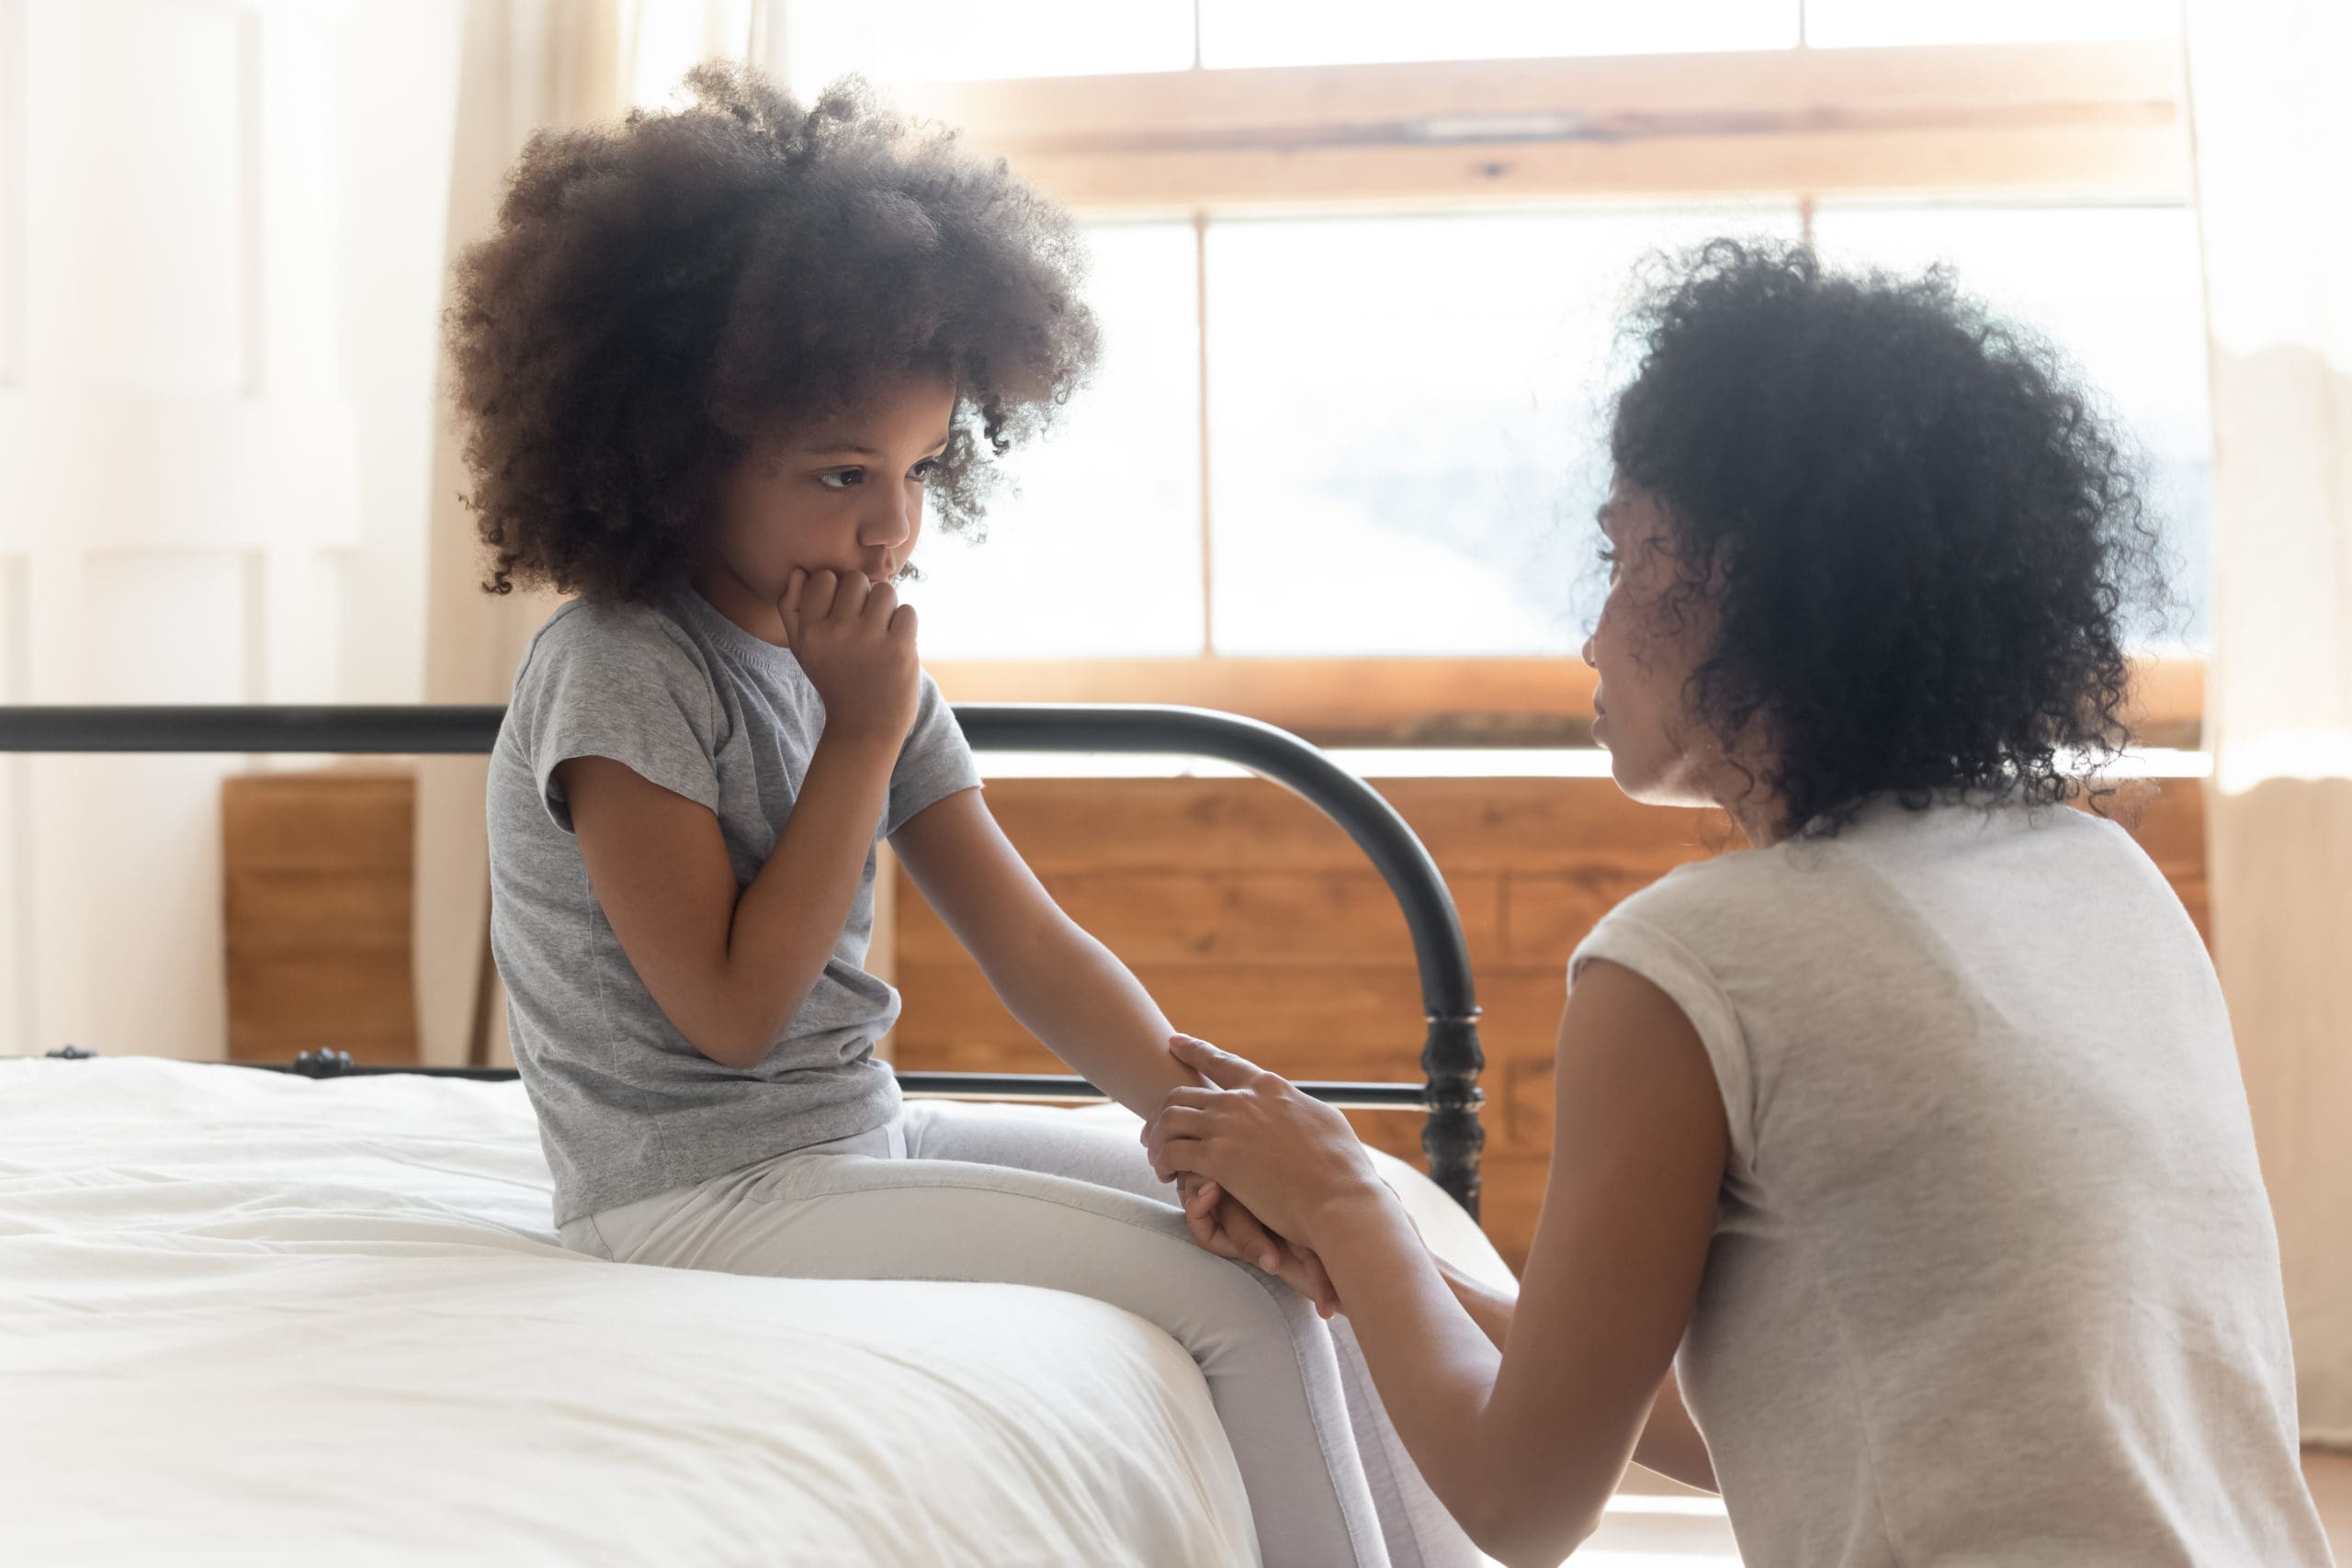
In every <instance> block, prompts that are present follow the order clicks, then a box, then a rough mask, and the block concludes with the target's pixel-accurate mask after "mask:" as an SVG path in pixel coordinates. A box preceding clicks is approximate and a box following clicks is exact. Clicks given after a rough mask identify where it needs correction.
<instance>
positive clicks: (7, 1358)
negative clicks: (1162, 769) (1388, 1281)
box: [0, 708, 1508, 1565]
mask: <svg viewBox="0 0 2352 1568" xmlns="http://www.w3.org/2000/svg"><path fill="white" fill-rule="evenodd" d="M496 712H497V710H495V709H486V710H485V709H435V708H422V709H373V710H369V709H358V710H354V709H337V710H319V709H313V710H282V709H192V708H175V709H130V710H124V709H115V710H93V709H39V708H17V709H6V710H0V750H224V751H243V750H294V751H307V752H319V751H337V750H390V751H423V750H476V749H480V748H481V747H482V746H486V744H487V741H488V738H489V737H490V736H491V735H492V734H494V733H495V729H496ZM959 716H960V717H962V718H963V720H964V722H965V725H966V728H967V732H970V733H971V735H972V738H973V741H974V744H975V746H976V748H978V749H980V750H990V749H998V750H1005V749H1021V750H1087V749H1101V750H1157V751H1189V752H1194V753H1199V752H1204V751H1205V752H1208V753H1209V754H1213V755H1220V756H1225V757H1227V758H1229V759H1230V760H1233V761H1242V762H1244V763H1246V764H1248V765H1251V766H1254V767H1258V768H1259V769H1260V771H1261V772H1264V773H1268V774H1269V775H1270V776H1273V777H1276V778H1278V779H1280V780H1281V781H1282V782H1283V783H1286V784H1290V785H1291V786H1292V787H1294V788H1296V789H1299V790H1300V792H1301V793H1303V794H1306V795H1308V797H1309V798H1310V799H1313V800H1315V801H1316V803H1317V804H1318V805H1321V806H1323V807H1325V808H1326V809H1327V810H1329V811H1330V812H1331V814H1332V815H1333V816H1334V817H1335V818H1338V819H1340V822H1341V824H1342V826H1345V827H1347V828H1348V829H1349V831H1350V832H1351V834H1352V835H1354V836H1355V837H1356V839H1357V841H1358V842H1359V843H1360V844H1364V845H1365V846H1366V850H1367V853H1368V854H1370V855H1371V856H1372V858H1373V860H1374V863H1375V864H1377V865H1379V866H1380V868H1381V870H1382V871H1383V873H1384V874H1386V875H1387V876H1388V878H1389V881H1390V884H1391V886H1392V887H1396V888H1397V890H1398V893H1399V898H1400V901H1401V902H1402V903H1403V904H1404V905H1405V908H1406V910H1407V915H1408V923H1409V924H1410V925H1411V927H1412V929H1413V931H1414V943H1415V953H1416V958H1417V960H1418V961H1419V964H1420V965H1421V972H1422V978H1423V989H1424V992H1425V996H1426V997H1427V998H1428V999H1429V1000H1430V1009H1429V1012H1430V1017H1429V1019H1428V1020H1427V1035H1426V1039H1425V1042H1424V1050H1423V1065H1424V1067H1425V1069H1426V1075H1427V1079H1428V1081H1427V1082H1426V1083H1425V1084H1423V1085H1418V1086H1416V1085H1402V1086H1399V1085H1343V1084H1340V1085H1335V1084H1322V1085H1316V1086H1313V1089H1314V1091H1315V1092H1317V1093H1319V1094H1321V1095H1322V1096H1323V1097H1324V1098H1327V1099H1330V1100H1334V1101H1336V1102H1339V1103H1343V1104H1359V1103H1361V1104H1374V1105H1384V1106H1392V1107H1393V1106H1396V1105H1398V1104H1403V1103H1413V1104H1419V1105H1422V1106H1424V1107H1425V1108H1430V1110H1431V1111H1432V1114H1431V1115H1430V1122H1429V1134H1428V1135H1427V1137H1425V1145H1426V1146H1427V1148H1428V1151H1429V1153H1430V1162H1431V1167H1432V1171H1433V1174H1434V1178H1435V1179H1431V1178H1430V1177H1425V1176H1423V1175H1421V1174H1420V1173H1419V1172H1416V1171H1413V1170H1411V1169H1410V1168H1408V1167H1406V1166H1404V1165H1403V1164H1401V1163H1400V1162H1397V1161H1395V1160H1393V1159H1389V1158H1388V1157H1387V1156H1376V1157H1378V1158H1379V1159H1380V1160H1381V1164H1382V1169H1383V1172H1384V1174H1385V1176H1387V1177H1388V1178H1389V1179H1390V1181H1391V1184H1392V1185H1393V1186H1395V1187H1396V1188H1397V1190H1398V1191H1399V1192H1400V1194H1402V1195H1403V1196H1404V1198H1405V1200H1406V1201H1407V1203H1408V1207H1409V1208H1410V1209H1411V1210H1412V1211H1413V1213H1414V1214H1415V1216H1416V1219H1417V1220H1418V1222H1419V1224H1421V1226H1422V1229H1423V1232H1424V1234H1425V1235H1428V1236H1429V1237H1430V1241H1431V1245H1432V1246H1433V1247H1436V1248H1437V1249H1438V1250H1439V1251H1441V1252H1442V1253H1443V1254H1444V1255H1446V1256H1448V1257H1450V1258H1453V1259H1454V1260H1455V1261H1457V1262H1458V1263H1460V1264H1461V1265H1462V1266H1463V1267H1464V1268H1466V1269H1470V1270H1471V1271H1473V1272H1475V1273H1480V1274H1484V1275H1486V1276H1487V1277H1489V1278H1494V1279H1498V1280H1499V1279H1504V1278H1507V1277H1508V1275H1507V1271H1506V1270H1505V1269H1504V1267H1503V1265H1502V1262H1501V1260H1500V1258H1498V1256H1497V1255H1496V1254H1495V1252H1494V1250H1493V1248H1492V1247H1490V1246H1488V1245H1487V1242H1486V1240H1485V1238H1484V1236H1483V1235H1481V1234H1480V1233H1479V1231H1478V1229H1477V1226H1476V1220H1475V1214H1474V1210H1475V1202H1476V1170H1477V1154H1478V1148H1477V1144H1478V1138H1477V1126H1476V1113H1477V1090H1476V1073H1477V1069H1478V1066H1479V1063H1478V1059H1477V1043H1476V1024H1475V1019H1476V1007H1475V1003H1474V1002H1473V1000H1472V998H1471V992H1470V989H1469V974H1468V967H1467V963H1466V959H1464V958H1462V956H1461V933H1460V930H1459V927H1458V925H1455V924H1454V923H1453V908H1452V905H1451V901H1450V900H1449V899H1448V898H1447V897H1446V896H1445V892H1444V887H1443V884H1442V882H1441V881H1439V880H1438V878H1437V875H1436V873H1435V870H1434V868H1433V867H1432V866H1430V864H1429V863H1428V857H1427V855H1426V852H1422V851H1421V849H1420V846H1419V843H1418V841H1417V840H1413V838H1412V836H1411V834H1410V832H1409V830H1408V829H1405V828H1404V825H1403V823H1402V822H1401V820H1398V819H1397V818H1395V814H1394V812H1393V811H1389V810H1388V809H1387V808H1386V807H1385V804H1382V803H1380V802H1379V801H1378V797H1377V796H1376V795H1372V792H1371V791H1369V790H1368V789H1366V788H1365V787H1364V786H1363V784H1361V783H1359V782H1357V781H1355V780H1353V779H1351V778H1350V777H1348V776H1347V775H1346V774H1344V773H1341V772H1340V770H1338V769H1337V768H1336V767H1334V766H1332V765H1331V764H1330V763H1329V760H1328V759H1324V758H1321V757H1320V755H1319V754H1318V753H1316V752H1314V751H1313V749H1312V748H1308V747H1306V746H1305V745H1304V743H1303V742H1299V741H1297V740H1295V739H1293V738H1290V737H1287V736H1283V735H1281V734H1280V732H1278V731H1273V730H1271V729H1267V728H1266V727H1263V726H1255V725H1251V724H1250V723H1249V721H1246V720H1237V719H1232V718H1230V717H1229V716H1220V715H1206V714H1198V713H1194V712H1192V711H1190V710H1151V709H1127V708H1095V709H1045V708H993V709H980V708H967V709H964V710H959ZM1384 813H1385V817H1384V816H1383V814H1384ZM255 1065H256V1066H270V1067H277V1068H280V1069H287V1070H280V1071H264V1072H252V1071H238V1070H234V1069H233V1067H229V1066H220V1065H214V1064H200V1063H188V1062H177V1061H167V1060H162V1059H155V1058H140V1057H123V1058H110V1057H108V1058H96V1059H80V1060H76V1059H42V1058H31V1059H12V1060H6V1061H0V1562H11V1563H14V1562H25V1563H52V1562H54V1563H66V1562H174V1563H191V1562H238V1563H262V1562H305V1563H309V1562H337V1563H344V1562H388V1563H389V1562H403V1563H406V1562H497V1563H527V1562H566V1563H606V1562H609V1563H646V1562H696V1563H704V1562H708V1563H721V1562H727V1563H732V1562H794V1563H843V1564H848V1563H861V1564H888V1565H897V1564H909V1565H912V1564H924V1565H933V1564H951V1563H975V1564H981V1563H985V1564H1014V1563H1020V1564H1030V1563H1035V1564H1080V1563H1083V1564H1117V1563H1136V1564H1188V1565H1189V1564H1204V1565H1205V1564H1225V1563H1247V1562H1255V1561H1256V1551H1255V1547H1254V1544H1253V1540H1252V1532H1251V1529H1250V1515H1249V1507H1248V1504H1247V1502H1246V1500H1245V1498H1244V1495H1243V1493H1242V1488H1241V1483H1240V1477H1239V1475H1238V1472H1237V1470H1236V1468H1235V1465H1234V1461H1233V1457H1232V1454H1231V1452H1230V1450H1228V1449H1227V1445H1226V1443H1225V1440H1224V1438H1223V1435H1222V1433H1221V1431H1220V1430H1219V1428H1218V1427H1217V1424H1216V1418H1215V1416H1214V1414H1213V1413H1212V1411H1211V1409H1210V1406H1209V1402H1208V1396H1207V1393H1206V1389H1205V1387H1204V1384H1203V1383H1202V1382H1201V1380H1200V1377H1199V1374H1198V1372H1197V1371H1196V1370H1195V1369H1194V1368H1193V1365H1192V1363H1191V1361H1190V1359H1188V1358H1187V1357H1186V1356H1185V1355H1184V1354H1183V1352H1182V1350H1180V1349H1179V1348H1178V1347H1177V1346H1176V1345H1175V1343H1174V1342H1173V1341H1172V1340H1170V1339H1168V1338H1167V1337H1165V1336H1164V1335H1162V1334H1160V1333H1159V1331H1158V1330H1157V1329H1154V1328H1152V1327H1151V1326H1149V1325H1147V1324H1145V1323H1144V1322H1143V1321H1142V1320H1141V1319H1139V1318H1136V1317H1133V1316H1130V1315H1129V1314H1125V1313H1123V1312H1120V1311H1118V1310H1117V1309H1114V1308H1112V1307H1108V1306H1105V1305H1103V1304H1101V1303H1095V1302H1091V1301H1088V1300H1085V1299H1082V1298H1079V1297H1075V1296H1070V1295H1066V1294H1063V1293H1060V1292H1050V1291H1043V1290H1035V1289H1031V1288H1027V1287H1019V1286H1003V1285H976V1284H945V1283H939V1284H932V1283H908V1282H880V1281H870V1282H869V1281H852V1282H833V1281H812V1280H771V1279H752V1278H742V1277H736V1276H729V1275H719V1274H709V1273H700V1272H689V1271H681V1270H669V1269H644V1268H636V1267H631V1266H628V1265H619V1264H612V1263H605V1262H603V1261H600V1260H597V1259H593V1258H582V1257H579V1256H577V1255H574V1254H571V1253H567V1252H565V1251H563V1250H562V1249H561V1248H560V1247H558V1246H557V1245H556V1244H555V1239H554V1235H553V1233H552V1224H551V1216H550V1211H549V1198H548V1188H549V1181H548V1170H547V1167H546V1164H545V1161H544V1159H543V1157H542V1156H541V1154H540V1150H539V1143H538V1137H537V1129H536V1126H535V1124H534V1122H533V1120H532V1115H531V1111H530V1107H529V1105H528V1103H527V1101H526V1099H525V1098H524V1094H523V1091H522V1089H521V1087H520V1085H519V1084H517V1083H515V1081H513V1078H512V1075H511V1073H509V1072H504V1071H502V1070H501V1069H496V1068H491V1067H485V1066H470V1067H460V1068H451V1069H442V1070H439V1071H431V1070H427V1071H404V1070H400V1069H389V1068H387V1069H368V1068H363V1067H359V1066H354V1065H353V1064H351V1063H350V1061H349V1059H348V1058H347V1057H342V1056H341V1055H340V1054H339V1053H334V1052H331V1051H329V1052H322V1053H318V1054H314V1055H311V1056H309V1057H307V1058H306V1059H305V1060H304V1061H303V1062H301V1063H300V1064H299V1065H298V1064H275V1063H273V1064H255ZM902 1082H903V1083H904V1084H905V1087H906V1088H907V1089H908V1090H909V1092H910V1093H956V1094H988V1095H990V1096H996V1097H1012V1098H1028V1099H1041V1100H1042V1099H1077V1098H1080V1097H1082V1096H1083V1095H1085V1094H1086V1093H1087V1092H1089V1091H1088V1086H1086V1085H1085V1084H1084V1083H1083V1082H1082V1081H1081V1080H1077V1079H1070V1078H1044V1077H987V1078H978V1077H968V1076H963V1075H947V1074H933V1075H914V1074H909V1075H904V1077H903V1078H902ZM1026 1113H1028V1114H1035V1115H1040V1116H1069V1115H1078V1116H1099V1117H1125V1115H1126V1113H1125V1111H1120V1110H1118V1109H1117V1108H1115V1107H1108V1106H1095V1107H1091V1108H1088V1109H1080V1110H1069V1109H1058V1108H1048V1107H1046V1106H1042V1105H1041V1106H1038V1107H1035V1108H1034V1109H1032V1110H1031V1111H1028V1112H1026Z"/></svg>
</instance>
